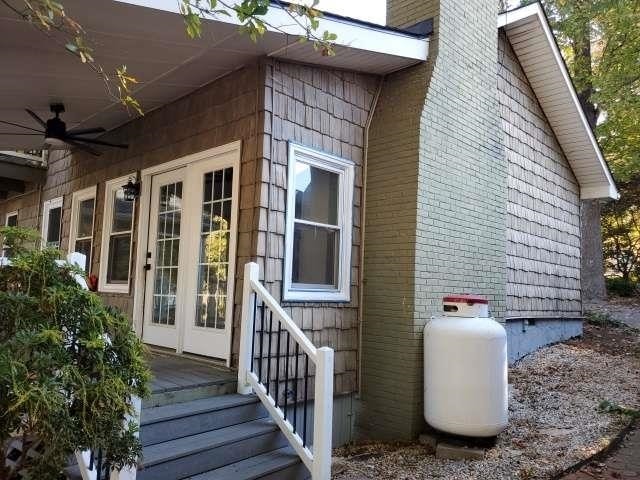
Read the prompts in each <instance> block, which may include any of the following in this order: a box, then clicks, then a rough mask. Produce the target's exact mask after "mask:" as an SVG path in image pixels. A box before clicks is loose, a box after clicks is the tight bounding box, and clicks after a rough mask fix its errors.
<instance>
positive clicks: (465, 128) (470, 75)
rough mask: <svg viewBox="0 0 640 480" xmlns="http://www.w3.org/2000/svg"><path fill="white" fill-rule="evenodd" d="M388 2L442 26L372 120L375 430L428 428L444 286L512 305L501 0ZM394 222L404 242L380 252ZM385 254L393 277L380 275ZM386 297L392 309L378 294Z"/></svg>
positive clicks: (367, 387)
mask: <svg viewBox="0 0 640 480" xmlns="http://www.w3.org/2000/svg"><path fill="white" fill-rule="evenodd" d="M388 6H389V14H388V15H389V21H390V23H391V24H394V25H400V26H406V25H410V24H413V23H416V22H418V21H421V20H424V19H426V18H429V17H435V23H434V26H435V35H434V37H433V38H432V42H431V45H430V60H429V62H428V63H427V64H426V65H421V66H418V67H414V68H413V69H411V70H409V71H405V72H401V73H400V74H396V75H392V76H391V77H390V78H389V81H390V82H394V83H395V84H394V83H392V84H391V86H390V87H389V89H388V90H386V89H385V91H384V94H383V97H382V99H381V104H380V110H379V111H377V112H376V115H375V117H374V125H373V126H372V134H371V143H370V156H369V174H368V179H367V181H368V185H367V215H366V229H365V247H366V248H365V252H366V253H365V305H364V317H365V318H364V327H363V328H364V334H363V343H364V347H363V348H364V352H363V355H364V364H363V404H362V414H361V415H360V417H359V420H358V425H359V426H360V429H361V430H360V432H361V435H363V436H372V437H377V438H387V439H391V438H402V439H408V438H413V437H415V436H417V434H418V433H419V432H420V431H421V430H422V428H423V423H424V422H423V419H422V410H423V408H422V403H423V402H422V398H423V382H422V330H423V327H424V324H425V322H426V321H427V320H428V319H429V318H430V317H431V316H432V315H434V314H437V313H438V312H439V311H440V310H441V299H442V296H443V295H445V294H448V293H462V292H474V293H480V294H484V295H486V296H488V297H489V299H490V301H491V307H492V311H493V313H494V315H495V316H497V317H499V318H502V316H503V314H504V309H505V284H506V255H505V237H506V201H507V178H506V177H507V168H506V160H505V156H504V151H503V146H502V133H501V131H500V123H499V117H498V104H497V98H496V83H497V78H496V61H497V38H496V15H497V4H496V5H494V4H493V2H485V1H480V0H476V1H469V2H457V1H453V0H442V1H440V2H437V1H426V2H425V1H418V0H415V1H409V0H400V1H396V0H390V1H389V2H388ZM391 92H394V93H391ZM393 95H402V98H401V99H398V98H395V99H394V98H393ZM374 126H375V128H374ZM389 131H400V132H406V133H405V134H404V135H400V136H397V135H396V136H387V132H389ZM376 202H377V203H376ZM408 231H413V232H415V233H414V234H413V235H403V233H405V232H408ZM382 232H386V234H387V235H388V237H390V238H393V239H395V243H396V245H395V246H392V247H391V248H387V249H386V251H385V250H384V248H385V247H382V249H378V250H377V251H376V247H375V246H374V245H376V244H377V243H379V242H380V241H381V240H382V239H383V238H384V233H382ZM369 252H372V253H371V254H370V253H369ZM396 252H398V253H396ZM385 255H386V258H385ZM397 255H401V256H402V258H401V260H400V262H403V261H404V262H407V265H406V266H404V265H402V263H400V264H399V262H398V259H397ZM385 260H386V266H387V268H388V269H389V272H388V273H387V274H386V275H387V277H383V278H384V280H387V278H389V279H390V280H391V281H389V282H387V281H384V280H383V281H378V280H375V279H374V277H376V276H377V275H379V274H380V272H381V271H384V267H383V265H385ZM376 297H377V298H380V299H384V302H385V307H384V308H383V309H379V308H376V307H378V306H379V305H377V304H376V303H373V305H371V306H370V305H368V304H367V301H366V300H367V299H369V298H376Z"/></svg>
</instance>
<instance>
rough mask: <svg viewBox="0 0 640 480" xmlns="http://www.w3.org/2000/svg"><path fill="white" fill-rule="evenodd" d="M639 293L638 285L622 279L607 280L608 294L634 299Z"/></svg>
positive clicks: (611, 278)
mask: <svg viewBox="0 0 640 480" xmlns="http://www.w3.org/2000/svg"><path fill="white" fill-rule="evenodd" d="M637 291H638V283H637V282H634V281H633V280H629V279H625V278H622V277H609V278H607V292H608V293H609V295H616V296H618V297H632V296H633V295H635V294H636V293H637Z"/></svg>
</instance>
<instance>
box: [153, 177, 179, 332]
mask: <svg viewBox="0 0 640 480" xmlns="http://www.w3.org/2000/svg"><path fill="white" fill-rule="evenodd" d="M181 208H182V182H177V183H171V184H168V185H163V186H161V187H160V195H159V197H158V227H157V231H156V240H155V242H156V243H155V249H156V258H155V278H154V282H153V285H154V287H153V317H152V319H151V321H152V322H153V323H155V324H158V325H175V323H176V290H177V283H178V255H179V253H180V221H181V217H182V210H181Z"/></svg>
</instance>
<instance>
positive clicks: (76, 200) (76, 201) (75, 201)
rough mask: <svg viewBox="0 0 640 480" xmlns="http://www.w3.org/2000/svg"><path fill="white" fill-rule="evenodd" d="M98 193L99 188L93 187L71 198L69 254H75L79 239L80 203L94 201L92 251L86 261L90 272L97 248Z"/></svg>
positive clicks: (77, 192) (76, 193) (75, 193)
mask: <svg viewBox="0 0 640 480" xmlns="http://www.w3.org/2000/svg"><path fill="white" fill-rule="evenodd" d="M97 191H98V186H97V185H94V186H92V187H88V188H84V189H82V190H78V191H76V192H73V196H72V198H71V225H70V228H69V245H67V250H68V251H69V253H73V252H74V246H75V243H76V239H77V228H78V215H79V214H80V211H79V208H80V203H81V202H83V201H85V200H91V199H93V218H92V220H91V250H90V251H89V256H88V257H87V259H86V262H87V263H86V264H87V265H88V270H87V271H89V272H90V271H91V262H92V260H93V247H94V246H95V243H96V242H95V227H96V207H97V202H96V196H97V195H96V194H97Z"/></svg>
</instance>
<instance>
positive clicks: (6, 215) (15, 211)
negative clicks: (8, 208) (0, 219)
mask: <svg viewBox="0 0 640 480" xmlns="http://www.w3.org/2000/svg"><path fill="white" fill-rule="evenodd" d="M11 217H16V221H17V217H18V210H14V211H13V212H7V213H6V214H5V216H4V226H5V227H7V226H9V218H11Z"/></svg>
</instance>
